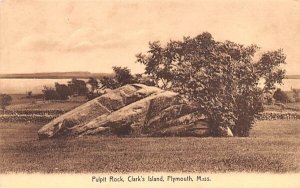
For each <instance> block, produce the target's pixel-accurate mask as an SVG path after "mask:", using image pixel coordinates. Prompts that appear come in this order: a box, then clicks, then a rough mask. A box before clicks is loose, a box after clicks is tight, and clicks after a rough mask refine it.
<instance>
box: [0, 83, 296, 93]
mask: <svg viewBox="0 0 300 188" xmlns="http://www.w3.org/2000/svg"><path fill="white" fill-rule="evenodd" d="M70 80H71V79H0V93H8V94H26V93H27V92H28V91H32V92H33V94H37V93H42V89H43V88H44V87H43V86H48V87H54V84H55V82H58V83H60V84H67V83H68V81H70ZM83 80H85V81H86V79H83ZM283 83H284V85H281V86H279V88H281V89H282V90H284V91H290V90H291V88H297V89H300V79H284V80H283Z"/></svg>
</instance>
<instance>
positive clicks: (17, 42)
mask: <svg viewBox="0 0 300 188" xmlns="http://www.w3.org/2000/svg"><path fill="white" fill-rule="evenodd" d="M202 32H209V33H211V34H212V35H213V37H214V39H215V40H218V41H225V40H230V41H233V42H237V43H240V44H245V45H249V44H257V45H258V46H260V47H261V49H262V50H263V51H268V50H276V49H279V48H282V49H283V51H284V53H285V54H286V55H287V59H286V62H287V65H286V66H284V68H285V69H286V70H287V74H300V50H299V46H300V1H299V0H264V1H258V0H257V1H256V0H247V1H245V0H226V1H224V0H210V1H209V0H206V1H203V0H197V1H193V0H172V1H171V0H164V1H161V0H122V1H121V0H99V1H96V0H93V1H91V0H90V1H84V0H77V1H71V0H70V1H69V0H57V1H55V0H38V1H37V0H22V1H20V0H0V73H32V72H64V71H90V72H107V73H109V72H112V66H126V67H128V68H130V69H131V70H132V72H133V73H141V72H143V69H144V67H143V66H142V65H140V64H137V63H135V60H136V58H135V55H136V54H137V53H140V52H143V53H145V52H147V49H148V43H149V41H156V40H160V41H161V42H162V44H165V43H166V42H167V41H169V40H170V39H172V40H180V39H182V37H183V36H191V37H194V36H196V35H198V34H201V33H202Z"/></svg>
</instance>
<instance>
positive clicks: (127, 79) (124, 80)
mask: <svg viewBox="0 0 300 188" xmlns="http://www.w3.org/2000/svg"><path fill="white" fill-rule="evenodd" d="M113 70H114V73H115V79H116V81H117V82H118V84H119V87H120V86H123V85H126V84H132V83H133V80H134V78H133V76H132V74H131V72H130V70H129V69H128V68H127V67H113Z"/></svg>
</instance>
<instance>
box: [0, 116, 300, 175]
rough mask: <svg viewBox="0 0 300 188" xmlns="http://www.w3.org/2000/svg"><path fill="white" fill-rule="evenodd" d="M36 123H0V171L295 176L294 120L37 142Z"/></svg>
mask: <svg viewBox="0 0 300 188" xmlns="http://www.w3.org/2000/svg"><path fill="white" fill-rule="evenodd" d="M41 126H42V125H41V124H33V123H29V124H28V123H27V124H26V123H1V126H0V129H1V130H0V137H1V143H0V166H1V168H0V173H8V172H30V173H31V172H42V173H54V172H57V173H65V172H75V173H76V172H77V173H79V172H80V173H84V172H98V173H105V172H153V171H156V172H232V171H233V172H276V173H287V172H299V171H300V161H299V159H300V150H299V149H300V148H299V144H300V142H299V135H300V134H299V133H300V127H299V122H298V121H282V120H277V121H259V122H257V123H256V124H255V125H254V127H253V129H252V131H251V133H250V136H249V137H247V138H242V137H240V138H239V137H235V138H212V137H209V138H195V137H171V138H120V137H108V138H107V137H98V136H88V137H81V138H76V139H67V140H66V139H54V140H53V139H50V140H42V141H40V140H38V137H37V130H38V129H39V128H40V127H41Z"/></svg>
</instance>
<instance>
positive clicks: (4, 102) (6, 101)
mask: <svg viewBox="0 0 300 188" xmlns="http://www.w3.org/2000/svg"><path fill="white" fill-rule="evenodd" d="M0 101H1V108H2V110H3V113H5V109H6V107H7V106H9V105H10V104H11V101H12V97H11V96H10V95H7V94H1V95H0Z"/></svg>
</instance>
